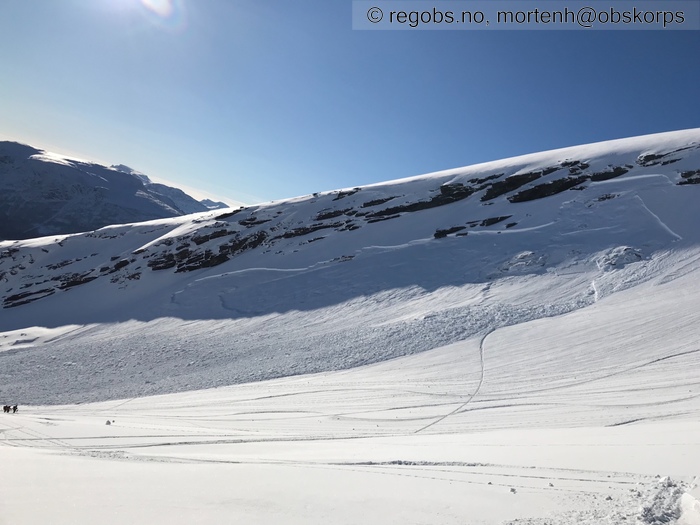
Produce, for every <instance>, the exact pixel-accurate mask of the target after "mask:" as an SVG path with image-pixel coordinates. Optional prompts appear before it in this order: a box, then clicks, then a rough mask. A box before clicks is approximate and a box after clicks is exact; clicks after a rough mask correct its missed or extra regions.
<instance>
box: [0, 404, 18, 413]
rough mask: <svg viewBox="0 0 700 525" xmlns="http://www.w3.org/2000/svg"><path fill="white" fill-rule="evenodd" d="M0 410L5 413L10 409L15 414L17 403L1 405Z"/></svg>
mask: <svg viewBox="0 0 700 525" xmlns="http://www.w3.org/2000/svg"><path fill="white" fill-rule="evenodd" d="M2 411H3V412H4V413H5V414H9V413H10V411H11V412H12V413H13V414H16V413H17V405H13V406H10V405H3V407H2Z"/></svg>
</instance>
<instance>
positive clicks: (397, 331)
mask: <svg viewBox="0 0 700 525" xmlns="http://www.w3.org/2000/svg"><path fill="white" fill-rule="evenodd" d="M698 182H700V130H688V131H681V132H674V133H665V134H659V135H651V136H646V137H637V138H632V139H625V140H619V141H612V142H607V143H600V144H592V145H587V146H580V147H574V148H566V149H562V150H555V151H551V152H545V153H539V154H533V155H527V156H523V157H517V158H513V159H506V160H503V161H497V162H492V163H487V164H481V165H477V166H471V167H467V168H460V169H455V170H449V171H446V172H440V173H436V174H431V175H425V176H421V177H413V178H410V179H404V180H399V181H392V182H388V183H383V184H377V185H372V186H365V187H362V188H353V189H346V190H340V191H336V192H329V193H325V194H314V195H311V196H306V197H299V198H296V199H290V200H286V201H278V202H273V203H268V204H265V205H259V206H252V207H248V208H242V209H238V210H229V211H223V212H222V211H215V212H205V213H201V214H197V215H192V216H188V217H179V218H173V219H163V220H159V221H151V222H148V223H142V224H132V225H122V226H110V227H106V228H102V229H100V230H97V231H94V232H90V233H86V234H79V235H70V236H60V237H46V238H40V239H33V240H28V241H17V242H3V243H0V284H1V287H0V300H1V301H2V306H3V308H2V310H0V312H1V313H0V331H2V333H0V349H2V350H3V351H2V352H1V353H0V360H2V363H3V383H2V385H0V394H3V395H7V394H10V393H11V394H12V395H13V396H20V398H21V399H23V400H26V401H25V402H43V403H54V402H72V401H86V400H100V399H109V398H119V397H133V396H138V395H145V394H149V393H164V392H173V391H179V390H183V389H188V390H189V389H198V388H205V387H211V386H220V385H226V384H232V383H240V382H246V381H251V380H262V379H266V378H270V377H281V376H286V375H290V374H301V373H308V372H319V371H324V370H334V369H344V368H349V367H354V366H358V365H362V364H367V363H372V362H377V361H382V360H386V359H390V358H394V357H397V356H402V355H409V354H415V353H420V352H425V351H427V350H430V349H433V348H438V347H441V346H444V345H448V344H451V343H455V342H459V341H463V340H467V339H469V338H472V337H481V336H483V335H484V334H487V333H489V332H490V331H492V330H494V329H497V328H499V327H504V326H510V325H520V324H522V323H525V322H528V321H533V320H537V319H542V318H545V317H552V316H559V315H563V314H566V313H567V312H572V311H575V310H579V309H582V308H585V307H587V306H590V305H592V304H594V303H595V302H596V301H599V300H602V299H604V298H606V297H608V296H610V295H612V294H615V293H617V292H620V291H623V290H626V289H631V288H634V287H637V286H639V285H640V284H642V283H645V282H652V281H653V282H656V281H658V280H664V279H666V280H672V279H674V278H676V277H674V276H678V275H684V274H692V273H693V272H695V271H696V268H697V264H696V261H697V260H698V257H700V253H699V252H698V240H699V238H698V235H699V234H698V233H697V231H696V227H695V225H696V224H697V223H698V219H699V218H700V217H698V214H699V213H700V212H699V211H698V207H697V206H696V201H697V192H698V186H697V185H696V184H697V183H698ZM584 311H585V310H584ZM37 326H38V327H43V328H41V329H38V328H34V327H37ZM648 357H649V359H653V356H651V355H650V356H648ZM95 370H101V371H103V372H102V373H99V374H96V373H95ZM49 373H50V374H51V377H52V380H51V381H49V382H47V381H46V377H47V374H49Z"/></svg>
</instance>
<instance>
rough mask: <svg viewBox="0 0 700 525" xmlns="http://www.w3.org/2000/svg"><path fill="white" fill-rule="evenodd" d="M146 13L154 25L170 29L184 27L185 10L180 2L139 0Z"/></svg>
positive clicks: (173, 0)
mask: <svg viewBox="0 0 700 525" xmlns="http://www.w3.org/2000/svg"><path fill="white" fill-rule="evenodd" d="M141 5H143V7H145V8H146V13H147V14H148V15H149V18H150V19H152V21H153V22H154V23H157V24H158V25H161V26H167V27H169V28H171V29H182V28H184V26H185V9H184V6H183V4H182V0H141Z"/></svg>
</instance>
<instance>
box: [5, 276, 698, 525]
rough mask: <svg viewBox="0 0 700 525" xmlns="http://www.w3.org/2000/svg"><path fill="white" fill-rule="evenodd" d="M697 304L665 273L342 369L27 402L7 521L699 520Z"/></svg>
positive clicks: (8, 420) (14, 418)
mask: <svg viewBox="0 0 700 525" xmlns="http://www.w3.org/2000/svg"><path fill="white" fill-rule="evenodd" d="M677 266H678V268H682V265H681V264H677ZM699 306H700V283H699V282H698V279H697V272H675V273H673V272H670V273H669V272H665V273H664V275H663V276H662V277H659V278H656V279H651V280H649V281H647V282H645V283H642V284H640V285H638V286H635V287H633V288H630V289H628V290H625V291H622V292H618V293H615V294H613V295H610V296H608V297H605V298H604V299H601V300H600V301H598V302H596V303H594V304H591V305H590V306H587V307H585V308H582V309H578V310H575V311H573V312H569V313H567V314H565V315H561V316H557V317H550V318H545V319H539V320H535V321H530V322H525V323H521V324H515V325H513V326H508V327H504V328H499V329H497V330H495V331H493V332H488V333H485V334H481V335H480V336H478V337H474V338H471V339H468V340H465V341H462V342H459V343H455V344H451V345H448V346H444V347H441V348H437V349H435V350H432V351H428V352H423V353H420V354H416V355H411V356H406V357H402V358H399V359H394V360H390V361H385V362H382V363H376V364H372V365H368V366H365V367H360V368H354V369H351V370H345V371H337V372H326V373H322V374H314V375H302V376H296V377H288V378H282V379H276V380H270V381H264V382H259V383H249V384H242V385H236V386H229V387H223V388H216V389H210V390H200V391H194V392H185V393H177V394H169V395H163V396H156V397H141V398H133V399H123V400H118V401H107V402H102V403H94V404H78V405H65V406H28V407H22V406H20V410H19V412H18V413H17V414H3V415H2V417H0V465H2V471H3V475H0V523H1V524H3V525H4V524H13V525H15V524H42V525H43V524H49V523H50V524H56V525H57V524H78V523H80V524H82V523H100V524H105V525H106V524H123V523H131V524H157V523H168V524H176V523H177V524H180V523H182V524H192V523H241V524H243V523H245V524H272V523H285V524H297V523H298V524H302V523H303V524H309V523H313V524H329V523H333V524H341V523H343V524H345V523H347V524H351V523H352V524H355V523H376V524H388V523H395V524H418V523H426V524H516V523H517V524H522V525H525V524H531V525H545V524H547V525H563V524H567V525H568V524H591V525H593V524H603V525H606V524H623V523H639V524H645V525H652V524H662V523H673V524H678V525H697V524H700V503H699V502H698V500H699V499H700V494H699V493H698V491H699V489H698V488H697V478H696V476H697V475H698V474H700V373H698V370H700V347H699V346H698V340H697V337H696V334H697V326H696V324H695V320H696V319H697V311H698V307H699ZM107 421H109V422H110V424H107Z"/></svg>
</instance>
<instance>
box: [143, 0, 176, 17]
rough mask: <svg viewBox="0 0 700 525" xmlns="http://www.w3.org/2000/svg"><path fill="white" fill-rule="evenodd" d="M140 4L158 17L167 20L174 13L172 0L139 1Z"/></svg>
mask: <svg viewBox="0 0 700 525" xmlns="http://www.w3.org/2000/svg"><path fill="white" fill-rule="evenodd" d="M141 3H142V4H143V5H144V6H145V7H146V8H147V9H150V10H151V11H152V12H154V13H155V14H157V15H158V16H162V17H164V18H169V17H171V16H172V15H173V13H174V11H175V2H174V1H173V0H141Z"/></svg>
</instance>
